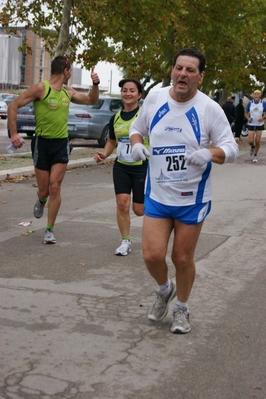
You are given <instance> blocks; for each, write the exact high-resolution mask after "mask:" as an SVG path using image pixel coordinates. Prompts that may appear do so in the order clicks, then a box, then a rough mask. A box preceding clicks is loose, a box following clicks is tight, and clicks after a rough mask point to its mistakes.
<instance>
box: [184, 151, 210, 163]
mask: <svg viewBox="0 0 266 399" xmlns="http://www.w3.org/2000/svg"><path fill="white" fill-rule="evenodd" d="M185 160H186V161H187V164H188V165H195V166H203V165H206V164H207V163H208V162H210V161H211V160H212V153H211V152H210V151H209V150H208V149H207V148H202V149H200V150H197V151H194V152H192V154H190V155H188V156H187V157H186V158H185Z"/></svg>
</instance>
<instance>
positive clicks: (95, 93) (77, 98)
mask: <svg viewBox="0 0 266 399" xmlns="http://www.w3.org/2000/svg"><path fill="white" fill-rule="evenodd" d="M94 69H95V67H94V66H93V67H92V68H91V79H92V87H91V90H90V91H89V93H88V94H85V93H81V92H79V91H76V90H74V89H73V88H72V87H66V89H67V91H68V93H69V95H70V97H71V101H72V102H73V103H75V104H87V105H92V104H96V103H97V101H98V99H99V83H100V79H99V76H98V74H97V73H96V72H94Z"/></svg>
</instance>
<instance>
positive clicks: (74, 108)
mask: <svg viewBox="0 0 266 399" xmlns="http://www.w3.org/2000/svg"><path fill="white" fill-rule="evenodd" d="M122 109H123V102H122V100H121V98H115V97H100V98H99V100H98V102H97V104H94V105H79V104H74V103H71V104H70V106H69V117H68V137H69V138H70V139H76V138H78V139H90V140H98V143H99V146H100V147H104V146H105V144H106V142H107V140H108V137H109V122H110V118H111V117H112V116H113V115H114V114H115V113H116V112H118V111H120V110H122Z"/></svg>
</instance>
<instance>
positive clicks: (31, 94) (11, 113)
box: [7, 82, 44, 148]
mask: <svg viewBox="0 0 266 399" xmlns="http://www.w3.org/2000/svg"><path fill="white" fill-rule="evenodd" d="M43 94H44V84H43V83H42V82H39V83H36V84H35V85H33V86H31V87H30V88H28V89H27V90H25V91H24V93H22V94H20V95H19V96H18V97H16V98H15V99H14V100H13V101H11V103H10V104H9V105H8V109H7V116H8V125H9V129H10V135H11V141H12V144H13V145H14V146H15V147H16V148H20V147H21V146H22V144H23V143H22V142H21V137H20V136H19V134H18V132H17V112H18V108H20V107H23V106H24V105H27V104H28V103H30V102H31V101H34V100H40V99H41V98H42V97H43Z"/></svg>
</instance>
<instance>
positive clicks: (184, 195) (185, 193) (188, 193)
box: [181, 191, 193, 197]
mask: <svg viewBox="0 0 266 399" xmlns="http://www.w3.org/2000/svg"><path fill="white" fill-rule="evenodd" d="M191 195H193V191H184V192H182V193H181V197H189V196H191Z"/></svg>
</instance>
